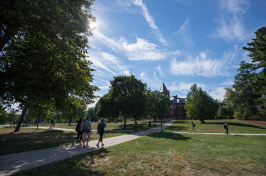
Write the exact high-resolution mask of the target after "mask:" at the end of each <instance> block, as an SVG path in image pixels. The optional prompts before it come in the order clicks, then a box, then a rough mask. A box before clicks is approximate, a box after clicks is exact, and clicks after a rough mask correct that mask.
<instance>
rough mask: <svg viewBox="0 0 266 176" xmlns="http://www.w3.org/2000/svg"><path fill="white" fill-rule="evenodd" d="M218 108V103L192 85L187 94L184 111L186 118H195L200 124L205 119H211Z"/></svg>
mask: <svg viewBox="0 0 266 176" xmlns="http://www.w3.org/2000/svg"><path fill="white" fill-rule="evenodd" d="M218 108H219V105H218V101H216V100H214V99H213V98H212V97H211V96H209V95H208V94H207V92H205V91H203V90H202V88H201V87H199V88H197V85H196V84H194V85H193V86H191V88H190V92H189V93H188V94H187V101H186V104H185V111H186V114H187V116H188V117H190V118H193V117H197V118H199V120H200V121H201V123H205V121H204V120H205V119H209V118H213V117H214V116H215V115H216V113H217V110H218Z"/></svg>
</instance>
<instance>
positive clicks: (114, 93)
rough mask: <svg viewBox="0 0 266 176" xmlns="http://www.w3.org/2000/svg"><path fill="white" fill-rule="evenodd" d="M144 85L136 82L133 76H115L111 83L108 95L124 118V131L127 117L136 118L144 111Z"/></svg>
mask: <svg viewBox="0 0 266 176" xmlns="http://www.w3.org/2000/svg"><path fill="white" fill-rule="evenodd" d="M145 90H146V84H144V83H142V82H141V81H140V80H137V79H136V78H135V76H133V75H131V76H117V77H114V80H113V81H111V90H110V94H111V97H112V100H114V101H115V102H116V103H117V105H118V106H117V110H118V111H119V112H121V113H122V115H123V116H124V129H125V128H126V119H127V117H128V116H133V117H134V118H135V123H136V118H137V117H138V116H140V115H141V114H142V113H143V112H144V110H145V104H144V103H145Z"/></svg>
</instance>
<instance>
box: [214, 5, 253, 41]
mask: <svg viewBox="0 0 266 176" xmlns="http://www.w3.org/2000/svg"><path fill="white" fill-rule="evenodd" d="M247 6H248V1H247V0H221V1H220V8H221V10H222V15H221V17H220V18H219V19H218V23H219V27H218V28H217V30H216V32H215V33H213V34H212V35H214V36H217V37H219V38H222V39H224V40H226V41H231V40H239V41H243V40H246V39H247V37H248V36H249V34H247V32H246V30H245V28H244V26H243V24H242V15H243V14H245V13H246V7H247Z"/></svg>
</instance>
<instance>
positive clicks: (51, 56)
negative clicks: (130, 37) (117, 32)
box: [0, 0, 98, 131]
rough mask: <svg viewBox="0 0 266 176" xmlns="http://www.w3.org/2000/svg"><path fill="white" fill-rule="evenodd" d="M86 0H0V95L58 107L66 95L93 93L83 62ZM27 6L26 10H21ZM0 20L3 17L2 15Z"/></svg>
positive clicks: (85, 96)
mask: <svg viewBox="0 0 266 176" xmlns="http://www.w3.org/2000/svg"><path fill="white" fill-rule="evenodd" d="M91 4H92V1H87V0H80V1H68V0H67V1H65V0H58V1H54V0H47V1H39V0H36V1H35V2H32V1H28V0H26V1H18V0H16V1H11V0H7V1H4V2H1V6H0V15H1V37H2V38H1V42H2V43H1V44H0V45H1V48H0V49H1V50H0V51H2V52H1V54H0V59H1V60H0V61H1V62H0V66H1V70H0V86H1V90H0V96H1V97H0V100H1V102H3V103H10V102H14V101H15V102H20V103H21V104H22V106H23V111H22V114H21V117H20V119H19V122H18V125H17V128H16V129H15V131H19V128H20V125H21V123H22V121H23V117H24V115H25V112H26V111H27V109H28V107H30V106H32V104H39V105H45V104H53V103H54V105H55V107H56V108H59V109H60V108H62V106H63V104H62V102H64V101H65V100H66V99H67V98H68V96H78V97H80V98H83V99H84V100H90V99H93V98H94V95H93V92H94V91H97V90H98V88H97V87H96V86H93V85H91V82H92V81H93V78H92V75H91V72H92V71H93V70H92V69H90V68H89V66H90V64H91V62H89V61H87V60H86V59H85V58H86V52H87V43H88V36H90V35H91V32H90V30H88V19H92V18H93V17H92V15H91V13H90V12H89V7H90V5H91ZM25 9H27V10H25ZM2 17H3V18H2ZM2 19H3V20H2Z"/></svg>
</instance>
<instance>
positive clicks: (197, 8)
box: [88, 0, 266, 107]
mask: <svg viewBox="0 0 266 176" xmlns="http://www.w3.org/2000/svg"><path fill="white" fill-rule="evenodd" d="M265 9H266V1H264V0H96V1H95V2H94V5H93V6H92V7H91V12H92V14H93V15H94V16H95V17H96V23H92V25H91V28H92V29H93V36H91V37H89V47H90V49H89V53H88V60H90V61H91V62H92V63H93V64H92V65H91V67H92V68H94V69H96V71H95V72H93V75H94V82H93V85H96V86H98V87H99V88H100V89H101V90H100V91H98V92H96V93H95V94H96V95H97V96H103V95H104V94H106V93H107V92H108V90H109V86H110V80H113V77H114V76H118V75H131V74H134V75H135V76H136V78H137V79H140V80H141V81H142V82H144V83H146V84H147V87H148V88H150V89H151V90H159V89H160V87H161V85H162V83H163V82H164V83H165V85H166V87H167V88H168V89H169V91H170V95H171V96H173V95H178V96H179V97H182V98H185V97H186V95H187V93H188V92H189V90H190V87H191V86H192V85H193V84H197V85H198V87H202V88H203V90H205V91H207V92H208V93H209V95H211V96H212V97H213V98H214V99H218V100H223V96H224V94H225V90H224V88H225V87H230V86H232V84H233V82H234V76H235V75H236V73H237V69H238V68H239V64H240V61H241V60H245V61H247V62H250V59H249V58H248V57H247V54H248V53H247V52H245V51H244V50H243V49H242V47H243V46H245V45H246V43H247V42H250V41H251V39H252V38H255V35H254V32H255V31H256V30H257V29H258V28H260V27H262V26H266V10H265ZM96 101H97V100H96ZM94 105H95V103H94V104H91V105H90V107H93V106H94Z"/></svg>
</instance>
